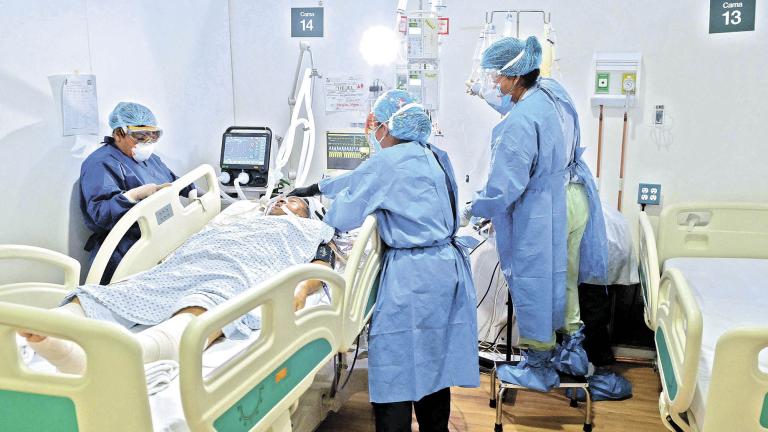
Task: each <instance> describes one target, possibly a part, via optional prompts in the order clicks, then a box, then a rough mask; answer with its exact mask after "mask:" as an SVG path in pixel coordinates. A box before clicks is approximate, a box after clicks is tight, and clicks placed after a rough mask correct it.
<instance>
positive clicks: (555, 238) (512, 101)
mask: <svg viewBox="0 0 768 432" xmlns="http://www.w3.org/2000/svg"><path fill="white" fill-rule="evenodd" d="M540 63H541V46H540V44H539V42H538V40H537V39H536V38H535V37H531V38H528V40H526V41H521V40H519V39H515V38H505V39H502V40H500V41H498V42H496V43H494V44H493V45H491V46H490V47H489V48H488V49H487V50H486V51H485V52H484V53H483V59H482V67H483V68H484V69H485V71H486V74H487V75H486V81H485V83H486V84H485V85H484V89H483V97H484V99H486V101H487V102H488V103H489V105H491V106H492V107H493V108H494V109H496V110H497V111H499V112H500V113H501V114H503V115H504V117H503V118H502V120H501V121H500V122H499V124H497V125H496V126H495V127H494V129H493V132H492V138H491V146H492V159H491V168H490V172H489V175H488V179H487V182H486V184H485V186H484V187H483V189H482V190H481V191H480V192H478V194H477V196H476V197H475V199H474V200H473V202H472V204H471V207H470V208H469V211H470V212H471V213H472V214H474V215H476V216H481V217H485V218H490V219H491V220H492V221H493V223H494V226H495V230H496V233H497V234H496V236H497V249H498V252H499V256H500V259H501V263H502V268H503V270H504V275H505V277H506V279H507V282H508V285H509V287H510V292H511V294H512V298H513V302H514V304H515V313H516V315H517V322H518V326H519V329H520V335H521V341H520V342H521V345H525V346H527V347H528V350H527V352H526V357H525V360H524V361H522V362H521V363H520V364H519V365H517V366H516V367H508V366H504V367H500V368H499V376H500V378H502V379H503V380H504V381H508V382H511V383H515V384H519V385H523V386H526V387H529V388H533V389H536V390H542V391H544V390H549V389H551V388H552V387H554V386H556V385H558V384H559V377H558V374H557V370H560V371H561V372H565V373H569V374H574V375H585V374H586V373H587V365H588V360H587V356H586V352H585V351H584V349H583V348H582V346H581V342H582V341H583V324H582V322H581V319H580V316H579V299H578V282H579V281H583V280H593V279H597V280H604V279H605V272H606V265H607V256H606V253H607V247H606V240H605V227H604V222H603V216H602V211H601V207H600V201H599V196H598V195H597V192H596V188H595V185H594V180H593V179H592V175H591V173H590V172H589V169H588V168H587V166H586V164H584V162H583V160H582V159H581V154H582V153H583V150H584V149H583V148H582V147H579V125H578V115H577V113H576V111H575V109H574V107H573V103H572V101H571V99H570V96H568V94H567V92H566V91H565V89H563V87H562V86H561V85H560V84H559V83H557V82H556V81H554V80H550V79H540V78H539V65H540ZM566 287H567V288H566ZM555 331H561V332H563V333H564V337H563V343H562V345H560V346H556V344H555Z"/></svg>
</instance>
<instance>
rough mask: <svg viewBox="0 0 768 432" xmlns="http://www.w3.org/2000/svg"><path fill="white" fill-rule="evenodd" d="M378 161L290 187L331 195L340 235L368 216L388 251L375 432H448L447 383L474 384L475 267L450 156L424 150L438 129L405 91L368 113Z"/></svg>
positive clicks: (375, 331) (374, 389)
mask: <svg viewBox="0 0 768 432" xmlns="http://www.w3.org/2000/svg"><path fill="white" fill-rule="evenodd" d="M369 120H370V123H371V126H372V130H371V132H370V134H369V139H370V141H371V145H372V146H373V148H374V149H375V150H376V151H375V153H374V155H373V156H372V157H371V158H370V159H368V160H367V161H365V162H363V163H362V164H361V165H360V166H359V167H357V169H355V170H354V171H352V172H349V173H347V174H344V175H340V176H338V177H335V178H329V179H324V180H322V181H321V182H320V184H319V185H318V184H314V185H311V186H309V187H305V188H298V189H295V190H294V194H295V195H298V196H306V195H314V194H318V193H322V194H323V195H325V196H327V197H329V198H332V199H333V200H334V201H333V204H332V205H331V207H330V209H329V211H328V213H327V215H326V217H325V220H324V221H325V222H326V223H327V224H329V225H331V226H333V227H334V228H336V230H337V231H339V232H344V231H349V230H351V229H353V228H356V227H359V226H360V225H361V224H362V223H363V221H364V220H365V218H366V217H367V216H368V215H369V214H374V215H375V216H376V221H377V222H378V232H379V235H380V236H381V239H382V240H383V241H384V243H385V244H386V245H387V246H388V248H387V250H386V252H385V255H384V260H383V261H384V262H383V265H382V271H381V276H380V284H379V291H378V294H377V297H376V308H375V309H374V312H373V318H372V322H371V332H370V346H369V348H370V349H369V362H368V368H369V369H368V370H369V373H368V377H369V392H370V398H371V402H373V406H374V414H375V417H376V430H377V431H378V432H382V431H398V432H399V431H410V430H411V415H412V414H411V413H412V411H413V409H414V408H415V411H416V418H417V419H418V422H419V430H420V431H422V432H429V431H435V432H438V431H439V432H447V431H448V418H449V415H450V403H451V394H450V387H451V386H463V387H477V386H478V385H479V384H480V376H479V371H478V366H477V358H478V353H477V315H476V312H475V307H476V305H477V303H476V299H475V288H474V286H473V283H472V275H471V271H470V266H469V261H468V258H467V256H466V255H465V253H464V251H463V250H462V249H461V248H460V247H459V246H457V245H456V243H455V241H454V236H455V234H456V230H457V229H458V214H457V209H456V200H457V187H456V182H455V180H454V175H453V168H452V166H451V162H450V160H449V159H448V155H447V154H446V153H445V152H444V151H442V150H440V149H438V148H436V147H434V146H432V145H430V144H428V143H427V139H428V138H429V135H430V133H431V131H432V125H431V122H430V119H429V117H428V116H427V114H426V112H424V109H423V108H422V107H421V106H420V105H418V104H415V103H414V99H413V97H412V96H410V95H409V94H408V93H406V92H404V91H402V90H391V91H388V92H386V93H385V94H383V95H382V96H381V97H379V99H378V100H377V101H376V104H375V105H374V107H373V112H372V113H371V115H370V116H369Z"/></svg>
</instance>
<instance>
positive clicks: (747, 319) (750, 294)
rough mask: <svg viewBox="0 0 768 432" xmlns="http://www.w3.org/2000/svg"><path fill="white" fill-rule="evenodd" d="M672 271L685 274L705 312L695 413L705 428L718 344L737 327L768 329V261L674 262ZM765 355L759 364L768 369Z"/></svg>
mask: <svg viewBox="0 0 768 432" xmlns="http://www.w3.org/2000/svg"><path fill="white" fill-rule="evenodd" d="M669 268H675V269H678V270H680V271H681V272H682V273H683V275H684V276H685V279H686V281H687V282H688V285H689V286H690V288H691V291H692V292H693V296H694V298H695V299H696V302H697V303H698V304H699V308H700V309H701V314H702V320H703V333H702V337H701V360H700V361H699V373H698V377H697V380H698V384H697V386H696V393H695V395H694V398H693V402H692V404H691V411H692V412H693V415H694V416H695V417H696V422H697V424H703V422H704V416H705V413H706V407H705V404H706V400H707V390H708V388H709V382H710V380H711V377H712V365H713V363H714V357H715V345H717V340H718V339H719V338H720V336H721V335H722V334H723V333H725V332H726V331H727V330H729V329H732V328H734V327H742V326H750V325H768V314H766V310H768V260H765V259H736V258H672V259H669V260H667V261H666V262H665V263H664V270H666V269H669ZM763 354H764V353H761V356H760V359H759V362H760V365H761V367H762V368H764V369H768V355H763Z"/></svg>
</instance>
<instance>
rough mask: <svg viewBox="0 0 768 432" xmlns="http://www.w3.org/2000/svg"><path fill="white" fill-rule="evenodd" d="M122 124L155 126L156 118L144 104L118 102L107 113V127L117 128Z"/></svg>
mask: <svg viewBox="0 0 768 432" xmlns="http://www.w3.org/2000/svg"><path fill="white" fill-rule="evenodd" d="M123 126H157V120H156V119H155V115H154V114H152V111H150V110H149V108H147V107H145V106H144V105H141V104H137V103H135V102H120V103H119V104H117V106H116V107H115V109H113V110H112V113H111V114H109V127H110V128H112V129H117V128H119V127H123Z"/></svg>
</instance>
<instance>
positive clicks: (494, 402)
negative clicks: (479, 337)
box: [489, 361, 592, 432]
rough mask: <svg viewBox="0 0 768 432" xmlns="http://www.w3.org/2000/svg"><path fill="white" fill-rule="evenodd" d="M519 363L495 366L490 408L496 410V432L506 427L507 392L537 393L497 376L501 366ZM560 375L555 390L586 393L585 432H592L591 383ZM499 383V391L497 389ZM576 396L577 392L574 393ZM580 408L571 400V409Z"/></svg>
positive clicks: (578, 378)
mask: <svg viewBox="0 0 768 432" xmlns="http://www.w3.org/2000/svg"><path fill="white" fill-rule="evenodd" d="M517 363H518V362H516V361H512V362H497V363H496V366H494V368H493V371H492V372H491V391H490V394H491V400H490V403H489V405H490V407H491V408H496V424H495V426H494V428H493V430H494V432H502V431H503V430H504V427H503V426H502V424H501V415H502V409H503V406H504V393H506V391H507V390H526V391H537V390H532V389H529V388H528V387H523V386H519V385H516V384H508V383H505V382H503V381H502V380H500V379H499V378H498V377H497V376H496V370H497V367H498V366H499V365H501V364H509V365H516V364H517ZM558 375H560V385H559V386H557V387H555V388H553V389H552V390H554V389H567V388H574V389H576V388H580V389H583V390H584V393H586V395H587V396H586V402H587V406H586V413H585V414H584V429H583V430H584V432H591V431H592V396H591V395H590V394H589V383H588V382H587V379H586V378H585V377H579V376H574V375H568V374H564V373H558ZM497 383H498V390H497V389H496V388H497ZM574 395H575V391H574ZM577 406H579V402H578V401H577V400H576V399H571V407H574V408H576V407H577Z"/></svg>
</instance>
